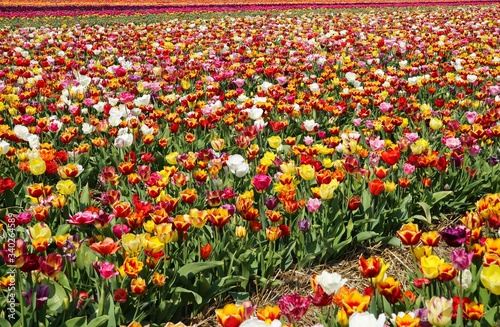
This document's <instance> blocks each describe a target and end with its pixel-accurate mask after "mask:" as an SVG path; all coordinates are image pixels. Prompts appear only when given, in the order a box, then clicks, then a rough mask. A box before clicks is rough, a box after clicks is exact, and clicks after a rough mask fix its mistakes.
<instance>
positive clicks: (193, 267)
mask: <svg viewBox="0 0 500 327" xmlns="http://www.w3.org/2000/svg"><path fill="white" fill-rule="evenodd" d="M223 264H224V262H222V261H207V262H193V263H189V264H187V265H184V266H182V267H181V268H180V269H179V270H178V271H177V273H178V274H179V275H180V276H185V277H187V276H189V275H196V274H197V273H199V272H202V271H205V270H207V269H212V268H215V267H220V266H222V265H223Z"/></svg>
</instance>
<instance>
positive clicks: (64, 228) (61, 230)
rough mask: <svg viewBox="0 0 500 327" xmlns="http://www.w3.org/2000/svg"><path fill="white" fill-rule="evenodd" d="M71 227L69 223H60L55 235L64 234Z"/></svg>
mask: <svg viewBox="0 0 500 327" xmlns="http://www.w3.org/2000/svg"><path fill="white" fill-rule="evenodd" d="M70 228H71V225H70V224H62V225H59V227H58V228H57V232H56V236H60V235H64V234H66V233H68V232H69V230H70Z"/></svg>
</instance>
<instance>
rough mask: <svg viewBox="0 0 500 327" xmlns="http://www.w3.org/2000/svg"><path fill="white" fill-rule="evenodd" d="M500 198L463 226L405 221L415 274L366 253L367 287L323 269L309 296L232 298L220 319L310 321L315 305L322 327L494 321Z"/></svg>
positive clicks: (234, 322)
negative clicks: (266, 300)
mask: <svg viewBox="0 0 500 327" xmlns="http://www.w3.org/2000/svg"><path fill="white" fill-rule="evenodd" d="M499 201H500V194H498V193H497V194H489V195H487V196H485V197H484V198H483V199H481V200H480V201H478V202H477V204H476V210H475V211H471V212H467V214H466V215H465V216H463V217H462V218H461V219H460V222H461V224H460V225H458V226H455V227H449V228H446V229H444V230H442V231H439V232H438V231H436V230H430V231H427V232H422V231H421V230H420V228H419V226H418V225H416V224H414V223H408V224H405V225H403V226H402V228H401V229H400V230H399V231H397V236H398V237H399V239H400V240H401V242H402V243H403V245H404V246H405V247H406V248H407V249H408V250H409V255H410V256H412V258H413V259H414V262H412V263H413V265H414V266H413V265H412V266H410V267H407V269H409V271H408V280H405V281H398V280H396V279H394V278H393V277H392V276H390V273H389V272H390V269H389V267H390V265H389V264H387V263H385V262H384V259H383V258H382V257H378V256H372V257H369V258H368V259H366V258H365V257H363V256H360V258H359V264H358V268H359V272H360V274H361V276H362V277H363V278H365V279H366V280H367V284H368V285H369V286H367V287H366V288H365V289H356V288H349V287H347V286H346V283H347V282H348V281H347V279H345V278H342V276H341V275H339V274H338V273H335V272H333V273H330V272H328V271H323V272H322V273H321V274H319V275H313V276H311V286H312V290H311V294H310V295H301V294H287V295H284V296H283V297H282V298H281V299H280V300H279V301H278V302H277V305H274V306H270V305H267V306H265V307H261V308H258V309H257V310H256V311H255V309H256V308H255V307H254V306H253V305H252V303H251V302H242V303H241V304H233V303H229V304H227V305H225V306H224V308H222V309H218V310H216V316H217V320H218V322H219V324H220V325H221V326H224V327H228V326H231V327H237V326H246V327H249V326H252V327H257V326H262V327H265V326H297V325H301V326H303V325H304V324H303V323H302V322H301V320H302V318H303V317H304V316H305V315H306V314H308V311H309V310H310V311H314V313H313V314H311V313H309V316H312V317H314V318H313V319H316V321H317V322H318V323H317V324H316V325H314V326H316V327H318V326H342V327H346V326H349V327H360V326H378V327H384V326H395V327H416V326H421V327H426V326H440V327H444V326H451V325H453V326H479V325H480V326H494V325H496V324H497V323H498V319H500V311H499V307H498V300H499V296H500V242H499V240H500V238H498V236H499V235H498V233H494V234H491V233H490V232H489V229H488V228H487V229H485V224H484V222H485V219H488V218H489V217H491V216H493V215H498V214H499V213H500V212H499V207H498V204H499V203H500V202H499ZM434 249H440V251H442V252H443V253H445V254H444V255H443V254H441V255H438V254H437V253H435V251H434ZM402 284H405V285H406V286H403V285H402ZM310 307H311V308H313V307H316V310H314V309H310ZM254 313H255V316H252V315H253V314H254ZM309 320H311V319H309ZM179 325H180V326H182V325H181V324H179Z"/></svg>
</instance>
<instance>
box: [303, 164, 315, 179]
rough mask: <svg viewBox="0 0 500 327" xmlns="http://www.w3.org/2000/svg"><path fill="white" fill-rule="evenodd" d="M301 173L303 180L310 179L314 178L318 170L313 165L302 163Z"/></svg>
mask: <svg viewBox="0 0 500 327" xmlns="http://www.w3.org/2000/svg"><path fill="white" fill-rule="evenodd" d="M299 174H300V177H302V179H303V180H305V181H310V180H312V179H314V176H315V175H316V170H315V169H314V167H313V166H311V165H300V167H299Z"/></svg>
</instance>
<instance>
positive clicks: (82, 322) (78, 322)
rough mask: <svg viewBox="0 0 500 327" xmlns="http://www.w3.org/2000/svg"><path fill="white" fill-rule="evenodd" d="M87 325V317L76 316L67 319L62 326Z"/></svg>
mask: <svg viewBox="0 0 500 327" xmlns="http://www.w3.org/2000/svg"><path fill="white" fill-rule="evenodd" d="M83 326H87V317H76V318H73V319H70V320H67V321H66V322H65V323H64V325H62V327H83Z"/></svg>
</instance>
